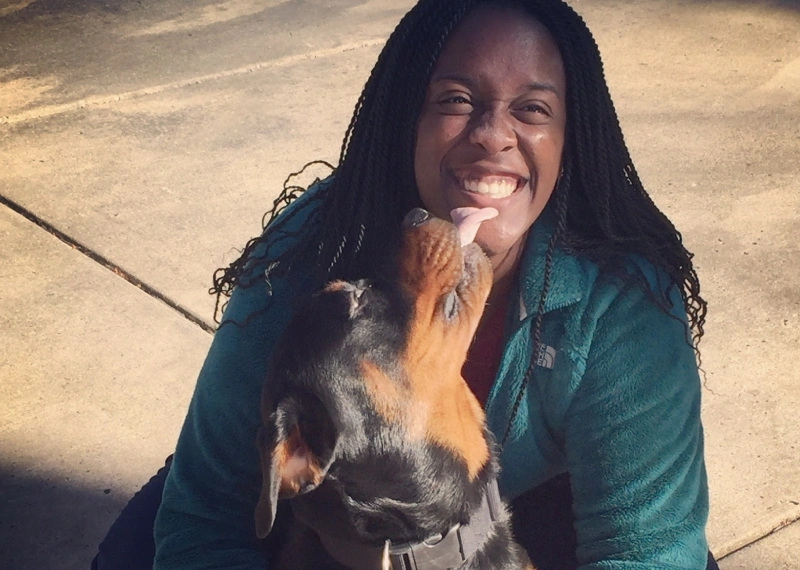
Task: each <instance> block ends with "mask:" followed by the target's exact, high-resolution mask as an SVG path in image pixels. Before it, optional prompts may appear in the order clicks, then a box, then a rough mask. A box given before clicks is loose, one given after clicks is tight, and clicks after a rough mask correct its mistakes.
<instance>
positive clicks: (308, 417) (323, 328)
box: [255, 210, 531, 570]
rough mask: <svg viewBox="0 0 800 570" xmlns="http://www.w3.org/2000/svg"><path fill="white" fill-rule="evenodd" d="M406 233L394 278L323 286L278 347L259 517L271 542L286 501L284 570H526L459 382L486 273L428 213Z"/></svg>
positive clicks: (484, 437)
mask: <svg viewBox="0 0 800 570" xmlns="http://www.w3.org/2000/svg"><path fill="white" fill-rule="evenodd" d="M403 231H404V245H403V247H402V251H401V253H400V257H399V263H398V276H397V279H396V280H392V281H391V282H388V281H387V282H382V281H376V282H371V283H368V282H354V283H349V282H341V281H340V282H333V283H331V284H329V285H328V286H327V287H325V288H324V289H323V290H322V291H321V292H320V293H318V294H316V295H315V296H314V297H313V299H312V300H311V301H310V302H309V304H308V305H307V306H305V307H304V308H303V309H301V310H300V311H299V312H298V313H297V314H296V316H295V318H294V319H293V320H292V322H291V323H290V324H289V326H288V328H287V330H286V333H285V335H284V338H283V339H282V341H281V343H280V344H279V347H278V348H277V350H276V353H275V356H274V359H273V363H272V368H271V372H270V376H269V378H268V380H267V382H266V384H265V388H264V392H263V397H262V402H261V412H262V418H263V427H262V428H261V430H260V432H259V437H258V447H259V451H260V453H261V459H262V472H263V487H262V492H261V497H260V499H259V502H258V506H257V509H256V513H255V518H256V527H257V533H258V534H259V536H260V537H262V538H263V537H265V536H267V535H268V534H270V532H271V531H273V530H274V529H273V523H274V526H275V527H278V526H279V523H280V519H282V518H285V515H284V509H283V508H282V512H281V514H280V515H279V516H278V519H279V520H278V521H277V522H276V511H277V508H278V502H279V499H290V501H284V502H282V505H285V504H286V503H287V502H288V504H289V505H290V507H291V509H290V511H291V514H290V515H288V516H289V517H290V518H291V525H290V527H291V528H290V530H289V531H288V536H286V535H285V536H284V537H283V538H282V539H281V541H282V542H283V543H284V546H283V547H282V548H281V552H280V554H279V560H278V561H277V563H276V565H275V566H274V567H276V568H278V569H281V570H283V569H290V568H291V569H293V570H305V569H311V568H314V569H317V570H324V569H328V568H330V569H337V570H338V569H346V568H352V569H354V570H379V569H381V568H393V569H396V570H411V569H418V570H425V569H430V570H439V569H441V570H446V569H451V568H452V569H455V568H458V569H465V570H466V569H474V570H480V569H489V568H491V569H496V570H504V569H509V570H510V569H521V568H530V567H531V566H530V565H529V562H528V560H527V558H526V556H525V554H524V551H523V550H522V549H521V548H520V547H519V546H517V544H516V543H515V542H514V540H513V538H512V535H511V527H510V522H509V517H508V515H507V513H506V509H505V507H504V505H503V504H502V503H501V502H500V499H499V495H498V494H497V486H496V476H497V470H498V468H497V459H496V457H495V455H494V453H493V445H494V444H493V439H492V437H491V434H490V433H489V432H488V430H487V428H486V427H485V422H484V413H483V410H482V408H481V406H480V404H479V403H478V401H477V400H476V398H475V397H474V396H473V394H472V393H471V391H470V390H469V388H468V386H467V385H466V383H465V382H464V380H463V378H462V376H461V367H462V365H463V363H464V361H465V359H466V356H467V350H468V348H469V345H470V342H471V341H472V338H473V335H474V333H475V330H476V328H477V326H478V322H479V320H480V318H481V314H482V312H483V308H484V304H485V302H486V299H487V296H488V294H489V289H490V288H491V284H492V269H491V266H490V264H489V261H488V259H487V258H486V256H485V255H484V254H483V253H482V252H481V250H480V248H479V247H478V246H477V245H475V244H471V245H468V246H466V247H463V248H462V247H461V243H460V240H459V235H458V232H457V230H456V228H455V227H454V226H453V225H452V224H450V223H449V222H444V221H442V220H439V219H436V218H433V217H431V216H430V215H429V214H428V213H427V212H425V211H424V210H415V211H413V212H412V213H411V214H409V215H408V216H407V217H406V220H405V222H404V230H403ZM277 532H278V531H277V530H275V532H274V533H273V534H275V533H277ZM271 567H273V566H271Z"/></svg>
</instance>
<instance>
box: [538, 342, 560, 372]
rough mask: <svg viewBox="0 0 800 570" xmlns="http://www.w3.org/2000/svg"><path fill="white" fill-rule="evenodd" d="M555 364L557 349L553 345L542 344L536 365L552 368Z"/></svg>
mask: <svg viewBox="0 0 800 570" xmlns="http://www.w3.org/2000/svg"><path fill="white" fill-rule="evenodd" d="M555 364H556V349H555V348H553V347H552V346H547V345H546V344H542V346H541V347H540V348H539V356H538V357H537V358H536V366H541V367H542V368H548V369H550V370H552V369H553V366H555Z"/></svg>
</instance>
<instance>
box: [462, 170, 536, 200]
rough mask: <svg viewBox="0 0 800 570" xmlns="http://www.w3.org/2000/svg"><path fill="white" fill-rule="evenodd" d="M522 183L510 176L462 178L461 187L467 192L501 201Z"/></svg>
mask: <svg viewBox="0 0 800 570" xmlns="http://www.w3.org/2000/svg"><path fill="white" fill-rule="evenodd" d="M522 182H523V181H522V180H521V179H520V178H517V177H512V176H502V175H492V176H481V177H477V178H462V179H461V186H462V188H464V190H466V191H467V192H472V193H473V194H479V195H481V196H487V197H489V198H495V199H501V198H508V197H509V196H511V195H512V194H513V193H514V192H515V191H516V190H517V188H519V187H520V185H521V183H522Z"/></svg>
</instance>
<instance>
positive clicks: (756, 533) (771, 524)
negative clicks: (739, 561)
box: [714, 504, 800, 560]
mask: <svg viewBox="0 0 800 570" xmlns="http://www.w3.org/2000/svg"><path fill="white" fill-rule="evenodd" d="M762 520H763V519H762ZM798 521H800V505H797V504H795V505H794V507H793V508H792V509H790V510H789V511H788V512H784V513H783V514H780V515H776V516H775V517H773V518H771V519H767V520H766V521H765V522H762V524H759V525H757V526H756V528H755V529H754V530H751V531H750V532H748V533H745V534H744V535H743V536H740V537H739V538H734V539H733V540H730V541H728V542H727V543H725V544H723V545H722V546H721V547H720V548H719V549H715V550H714V556H715V557H716V558H717V560H722V559H723V558H726V557H728V556H730V555H732V554H734V553H736V552H739V551H740V550H744V549H745V548H747V547H748V546H752V545H754V544H755V543H757V542H760V541H761V540H764V539H765V538H767V537H768V536H771V535H773V534H775V533H776V532H779V531H781V530H783V529H784V528H786V527H788V526H790V525H792V524H794V523H796V522H798Z"/></svg>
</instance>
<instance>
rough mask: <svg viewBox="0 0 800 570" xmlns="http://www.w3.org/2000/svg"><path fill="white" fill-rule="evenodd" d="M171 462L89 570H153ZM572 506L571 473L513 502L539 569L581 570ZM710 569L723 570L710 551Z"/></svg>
mask: <svg viewBox="0 0 800 570" xmlns="http://www.w3.org/2000/svg"><path fill="white" fill-rule="evenodd" d="M171 463H172V456H170V457H169V458H167V461H166V463H165V465H164V467H162V468H161V469H160V470H159V471H158V473H156V474H155V476H153V478H152V479H150V481H148V482H147V484H146V485H145V486H144V487H142V489H141V490H140V491H139V492H138V493H136V495H134V496H133V498H132V499H131V500H130V502H129V503H128V504H127V506H126V507H125V508H124V509H123V510H122V512H121V513H120V515H119V517H118V518H117V520H116V521H115V522H114V524H113V525H112V526H111V529H110V530H109V531H108V534H107V535H106V537H105V538H104V539H103V542H101V543H100V546H99V548H98V550H99V552H98V554H97V556H96V557H95V559H94V560H92V565H91V570H152V568H153V558H154V556H155V543H154V541H153V524H154V522H155V518H156V512H157V511H158V507H159V505H160V504H161V495H162V494H163V491H164V481H165V479H166V477H167V473H168V472H169V466H170V464H171ZM571 505H572V488H571V487H570V481H569V476H568V475H567V474H563V475H559V476H557V477H554V478H553V479H550V480H549V481H547V482H545V483H543V484H541V485H539V486H538V487H536V488H535V489H532V490H531V491H529V492H527V493H525V494H524V495H522V496H521V497H519V498H518V499H517V500H515V501H514V502H513V503H512V505H511V508H512V512H513V514H512V521H513V523H514V533H515V536H516V538H517V540H518V541H519V542H520V544H522V545H523V546H524V547H525V549H526V550H527V551H528V555H529V556H530V557H531V561H532V562H533V563H534V564H535V565H536V567H537V569H538V570H575V569H576V568H577V567H578V563H577V560H576V558H575V547H576V544H577V540H576V536H575V528H574V525H573V522H574V518H573V516H572V506H571ZM523 520H524V524H523V523H522V521H523ZM706 570H719V566H717V563H716V562H715V560H714V557H713V556H712V555H711V553H710V552H709V554H708V566H707V567H706Z"/></svg>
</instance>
